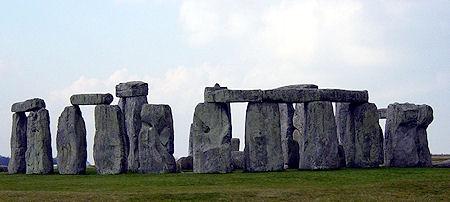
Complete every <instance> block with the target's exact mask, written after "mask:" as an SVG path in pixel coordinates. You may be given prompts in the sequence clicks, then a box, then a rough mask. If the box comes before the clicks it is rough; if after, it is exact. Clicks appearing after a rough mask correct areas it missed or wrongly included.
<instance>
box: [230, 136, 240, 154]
mask: <svg viewBox="0 0 450 202" xmlns="http://www.w3.org/2000/svg"><path fill="white" fill-rule="evenodd" d="M240 144H241V141H240V140H239V138H231V151H239V145H240Z"/></svg>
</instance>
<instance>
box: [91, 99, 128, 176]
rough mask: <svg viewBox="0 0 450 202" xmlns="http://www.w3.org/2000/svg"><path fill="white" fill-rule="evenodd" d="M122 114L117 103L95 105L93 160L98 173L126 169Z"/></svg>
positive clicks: (116, 172)
mask: <svg viewBox="0 0 450 202" xmlns="http://www.w3.org/2000/svg"><path fill="white" fill-rule="evenodd" d="M124 125H125V124H124V116H123V114H122V111H121V110H120V108H119V106H117V105H97V106H96V107H95V137H94V161H95V168H96V170H97V173H99V174H119V173H124V172H126V171H127V156H126V133H125V126H124Z"/></svg>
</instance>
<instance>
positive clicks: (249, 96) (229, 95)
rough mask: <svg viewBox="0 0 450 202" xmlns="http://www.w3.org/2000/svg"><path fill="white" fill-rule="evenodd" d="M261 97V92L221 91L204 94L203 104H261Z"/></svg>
mask: <svg viewBox="0 0 450 202" xmlns="http://www.w3.org/2000/svg"><path fill="white" fill-rule="evenodd" d="M205 93H206V90H205ZM262 95H263V91H262V90H228V89H221V90H215V91H210V92H208V93H206V94H205V102H225V103H228V102H262V101H263V100H262Z"/></svg>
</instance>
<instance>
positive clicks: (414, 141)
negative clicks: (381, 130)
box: [384, 103, 433, 167]
mask: <svg viewBox="0 0 450 202" xmlns="http://www.w3.org/2000/svg"><path fill="white" fill-rule="evenodd" d="M432 121H433V109H432V108H431V107H430V106H428V105H415V104H409V103H404V104H399V103H394V104H390V105H389V106H388V109H387V118H386V129H385V131H386V132H385V133H386V138H385V155H384V157H385V161H384V162H385V165H386V166H387V167H430V166H431V165H432V164H431V154H430V150H429V148H428V140H427V128H428V125H429V124H430V123H431V122H432Z"/></svg>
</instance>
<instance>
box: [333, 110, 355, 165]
mask: <svg viewBox="0 0 450 202" xmlns="http://www.w3.org/2000/svg"><path fill="white" fill-rule="evenodd" d="M350 105H351V104H350V103H343V102H342V103H336V117H335V118H336V127H337V134H338V138H339V143H340V144H341V145H342V147H343V149H344V151H345V162H346V166H347V167H350V168H351V167H356V166H355V151H356V148H355V131H354V128H355V122H354V118H353V117H352V112H351V109H350Z"/></svg>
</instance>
